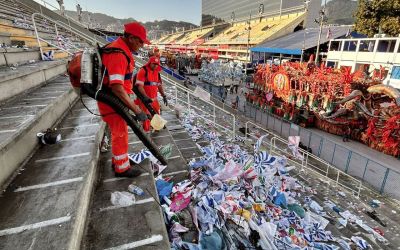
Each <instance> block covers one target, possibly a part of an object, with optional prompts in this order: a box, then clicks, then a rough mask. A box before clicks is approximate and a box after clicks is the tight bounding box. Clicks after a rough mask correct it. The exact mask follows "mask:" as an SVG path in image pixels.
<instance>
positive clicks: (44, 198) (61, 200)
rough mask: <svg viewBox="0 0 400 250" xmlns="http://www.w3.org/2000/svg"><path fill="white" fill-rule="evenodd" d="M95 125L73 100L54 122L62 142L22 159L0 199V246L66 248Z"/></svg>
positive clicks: (94, 139)
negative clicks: (25, 160)
mask: <svg viewBox="0 0 400 250" xmlns="http://www.w3.org/2000/svg"><path fill="white" fill-rule="evenodd" d="M32 98H33V97H32ZM86 101H87V104H88V105H89V106H92V107H93V106H94V105H95V102H94V101H89V100H86ZM100 125H101V124H100V120H99V118H96V117H93V116H89V113H88V112H87V111H86V110H84V109H83V106H82V104H80V103H78V104H76V105H75V106H74V107H73V108H72V109H71V111H70V112H69V114H68V115H67V116H66V117H65V118H64V119H63V120H62V121H61V123H60V124H59V125H58V126H57V128H58V131H59V132H60V133H61V135H62V141H61V142H60V143H58V144H55V145H45V146H41V147H40V148H39V149H38V150H37V151H36V152H35V153H34V155H33V156H32V158H30V159H28V161H27V162H26V164H25V165H24V166H23V168H22V169H20V171H19V173H18V175H17V176H16V178H15V179H14V180H13V181H12V183H11V184H10V185H9V186H8V187H7V189H6V190H5V192H4V193H3V194H2V195H1V197H0V211H1V213H0V249H67V248H68V246H69V245H70V241H71V240H72V239H73V238H74V237H75V236H76V234H75V233H74V230H75V225H76V224H75V223H76V221H75V219H76V216H77V213H78V210H79V209H80V206H81V204H80V199H79V198H80V196H81V191H82V188H83V183H84V180H85V177H86V175H87V172H88V165H89V163H90V161H91V160H92V158H93V157H95V156H94V154H93V152H95V151H96V150H97V148H98V145H97V142H98V139H99V138H97V137H98V134H99V133H101V132H100V127H101V126H100Z"/></svg>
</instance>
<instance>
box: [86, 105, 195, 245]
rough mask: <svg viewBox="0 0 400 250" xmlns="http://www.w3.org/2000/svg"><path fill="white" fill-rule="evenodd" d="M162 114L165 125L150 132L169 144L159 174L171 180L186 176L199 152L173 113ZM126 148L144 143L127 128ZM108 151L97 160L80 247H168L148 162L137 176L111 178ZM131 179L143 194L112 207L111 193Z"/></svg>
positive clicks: (159, 142) (133, 148) (133, 149)
mask: <svg viewBox="0 0 400 250" xmlns="http://www.w3.org/2000/svg"><path fill="white" fill-rule="evenodd" d="M162 116H163V118H164V119H166V120H167V121H168V123H167V125H166V127H167V129H164V130H161V131H159V132H154V133H152V134H151V138H152V140H153V141H154V142H155V144H156V145H159V146H164V145H167V144H171V146H172V153H171V155H170V157H169V159H168V167H167V168H166V169H165V170H164V171H163V172H162V176H163V177H171V180H172V181H173V182H174V183H177V182H179V181H182V180H184V179H186V177H187V175H188V171H187V162H188V161H190V160H191V159H192V158H194V157H198V156H200V155H201V153H200V151H199V149H198V148H197V146H196V144H195V143H194V142H193V141H192V140H191V138H190V137H189V136H188V134H187V133H186V132H185V131H184V129H183V127H182V126H181V125H180V123H179V120H177V118H176V116H175V113H174V112H171V111H163V113H162ZM129 143H130V149H129V152H131V153H133V152H138V151H140V150H141V149H144V145H143V144H142V143H141V142H140V141H139V140H138V138H137V137H136V136H135V135H134V134H133V132H131V131H130V136H129ZM110 159H111V153H110V152H108V153H105V154H103V155H102V157H101V161H100V165H99V167H100V169H101V170H100V178H99V183H98V185H97V188H96V190H95V193H94V200H93V204H92V207H91V212H90V221H89V225H88V228H87V233H86V237H85V240H84V242H83V246H82V248H83V249H109V248H117V249H128V248H130V247H133V246H135V247H139V249H170V248H169V239H168V234H167V231H166V228H165V224H164V219H163V215H162V213H161V207H160V206H159V200H158V196H157V191H156V189H155V184H154V177H153V173H152V171H151V167H150V162H149V161H148V160H145V161H144V162H142V163H141V164H140V166H141V170H142V171H143V174H142V175H141V176H139V177H136V178H132V179H127V178H114V175H113V172H112V170H111V167H110V165H111V162H110ZM131 183H134V184H135V185H137V186H139V187H140V188H142V189H143V190H144V191H145V195H144V196H142V197H141V196H138V195H136V202H137V203H136V204H135V205H133V206H129V207H123V208H121V207H114V206H112V204H111V202H110V197H111V193H112V192H114V191H126V190H127V187H128V185H129V184H131Z"/></svg>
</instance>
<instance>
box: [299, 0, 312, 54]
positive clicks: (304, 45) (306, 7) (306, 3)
mask: <svg viewBox="0 0 400 250" xmlns="http://www.w3.org/2000/svg"><path fill="white" fill-rule="evenodd" d="M309 3H310V0H305V1H304V12H305V13H306V16H307V12H308V4H309ZM305 24H307V23H305ZM304 26H305V25H304ZM304 28H305V29H304V37H303V48H302V50H301V59H300V62H303V60H304V51H305V49H306V33H307V27H304Z"/></svg>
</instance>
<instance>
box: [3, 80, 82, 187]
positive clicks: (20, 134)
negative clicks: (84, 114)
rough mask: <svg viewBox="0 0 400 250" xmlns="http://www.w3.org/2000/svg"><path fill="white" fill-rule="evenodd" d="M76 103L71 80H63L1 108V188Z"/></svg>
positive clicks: (31, 92)
mask: <svg viewBox="0 0 400 250" xmlns="http://www.w3.org/2000/svg"><path fill="white" fill-rule="evenodd" d="M27 77H31V75H28V76H26V78H27ZM22 79H24V78H22ZM22 79H21V80H20V81H23V80H22ZM20 84H24V82H23V83H20ZM25 84H26V82H25ZM0 86H1V85H0ZM76 100H77V94H76V93H75V92H74V91H73V90H72V88H71V87H70V83H69V79H68V78H67V77H65V76H59V77H57V78H55V79H52V80H50V81H49V82H48V83H47V84H45V85H43V86H41V87H40V88H37V89H34V90H32V91H30V92H29V93H26V94H24V95H19V96H17V97H15V98H14V99H13V100H12V101H9V102H7V103H5V104H4V105H2V106H1V107H0V166H1V171H0V186H1V185H3V184H5V183H6V182H7V180H9V179H10V178H11V177H12V176H13V174H14V173H15V171H16V169H18V167H19V166H20V165H21V164H22V163H23V162H24V161H25V160H26V158H27V157H28V156H29V155H30V154H31V153H32V152H33V150H34V149H35V148H36V147H37V145H38V139H37V138H36V134H37V133H38V132H40V131H44V130H46V129H47V128H50V127H52V126H53V124H55V123H56V122H57V121H58V120H59V119H60V118H61V117H62V115H63V114H64V113H65V112H66V111H67V110H68V109H69V108H70V106H71V105H72V104H73V103H74V102H75V101H76Z"/></svg>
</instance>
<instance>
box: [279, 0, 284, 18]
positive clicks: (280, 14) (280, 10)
mask: <svg viewBox="0 0 400 250" xmlns="http://www.w3.org/2000/svg"><path fill="white" fill-rule="evenodd" d="M282 5H283V0H281V5H280V7H279V19H280V18H281V17H282Z"/></svg>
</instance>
